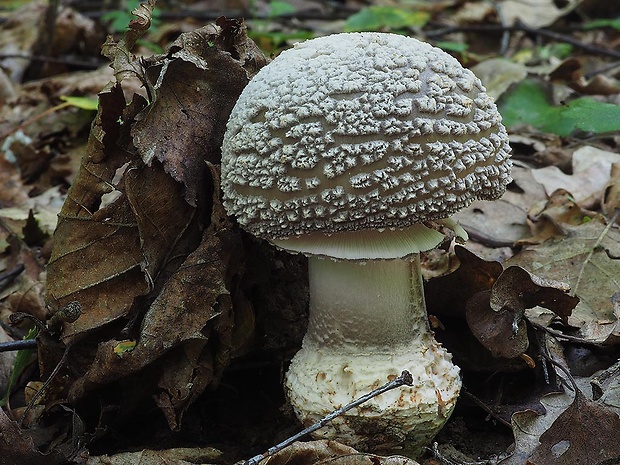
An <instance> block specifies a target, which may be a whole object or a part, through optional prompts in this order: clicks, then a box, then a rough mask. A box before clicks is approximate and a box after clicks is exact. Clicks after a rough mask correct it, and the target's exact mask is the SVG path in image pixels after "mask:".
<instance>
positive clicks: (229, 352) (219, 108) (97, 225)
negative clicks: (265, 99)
mask: <svg viewBox="0 0 620 465" xmlns="http://www.w3.org/2000/svg"><path fill="white" fill-rule="evenodd" d="M149 5H150V6H152V5H151V4H149ZM149 5H146V6H143V8H146V9H147V10H145V11H146V13H144V11H142V13H144V14H145V15H146V16H145V17H141V19H140V21H137V22H136V23H132V24H134V26H135V28H134V29H132V30H131V31H130V32H129V33H128V34H127V37H126V38H125V41H124V42H121V43H119V44H115V43H112V41H111V40H110V41H108V43H107V45H106V53H107V54H108V56H109V57H110V58H111V59H112V60H113V62H114V66H116V67H118V68H116V69H115V71H116V75H117V77H118V79H119V81H120V79H121V78H122V77H123V76H124V75H125V73H126V72H139V71H140V70H141V67H142V64H143V63H148V67H149V68H150V71H152V73H150V74H149V75H148V76H147V75H143V76H141V79H142V81H143V82H145V83H148V89H150V91H151V94H150V95H151V97H154V101H152V102H151V103H150V104H149V103H147V102H146V101H145V100H144V99H143V98H142V97H139V96H136V97H135V98H134V100H133V102H132V103H131V104H130V105H129V106H126V105H125V101H124V98H123V92H122V86H121V84H119V83H116V84H115V85H111V86H108V87H107V88H106V89H105V90H104V92H102V93H101V94H100V105H99V112H98V115H97V119H96V121H95V124H94V125H93V128H92V130H91V134H90V138H89V145H88V149H87V153H86V156H85V157H84V158H83V161H82V166H81V168H80V171H79V173H78V175H77V176H76V178H75V181H74V184H73V185H72V187H71V189H70V190H69V193H68V195H67V200H66V202H65V204H64V206H63V209H62V211H61V214H60V216H59V224H58V228H57V230H56V234H55V246H54V250H53V253H52V256H51V258H50V261H49V264H48V291H49V294H48V295H49V300H50V305H51V304H52V301H53V303H54V307H55V308H57V307H60V306H62V305H65V304H66V303H67V302H69V301H78V302H80V304H81V306H82V315H81V316H80V318H78V319H77V321H75V322H73V323H65V325H64V328H63V332H62V337H63V341H64V342H65V343H67V344H68V345H70V346H71V349H70V351H69V356H68V359H67V363H66V364H67V366H70V367H71V370H70V371H71V373H72V375H71V377H67V376H64V377H63V378H64V381H62V382H61V381H60V380H59V381H58V382H57V384H56V385H55V387H54V388H53V389H52V392H53V393H54V396H53V397H60V396H62V395H68V397H69V398H70V399H71V400H73V401H76V400H78V399H80V398H82V397H83V396H84V395H86V394H87V393H88V392H90V391H91V390H93V389H96V388H98V387H100V386H103V385H105V384H107V383H110V382H112V381H115V380H119V379H123V378H125V377H128V376H130V375H133V374H135V373H137V372H139V371H140V370H142V369H145V368H146V367H147V366H148V367H149V370H150V373H157V375H156V376H153V377H149V379H151V380H152V384H148V383H146V384H144V385H141V386H138V387H134V388H133V389H140V395H142V396H145V395H146V396H151V395H153V396H154V397H155V399H156V402H157V403H158V405H159V406H160V408H161V409H162V411H163V412H164V414H165V416H166V419H167V420H168V423H169V425H170V427H171V428H173V429H177V428H178V427H179V425H180V422H181V417H182V415H183V412H184V411H185V409H186V408H187V407H188V406H189V405H190V404H191V402H193V400H194V399H195V398H196V396H198V395H199V394H200V393H202V391H203V390H204V388H205V387H206V386H207V385H208V384H209V383H212V382H213V381H214V380H216V379H217V378H218V377H219V376H220V374H221V372H222V370H223V368H224V367H225V366H226V365H227V364H228V361H229V360H230V358H231V357H232V356H233V355H234V354H235V353H236V352H238V351H240V350H241V348H242V346H243V344H244V342H245V340H246V339H247V338H248V335H249V333H250V331H251V330H252V329H253V314H252V311H251V307H250V306H249V304H248V303H247V302H246V301H245V299H244V297H243V295H242V294H241V293H240V292H239V293H235V292H233V291H234V290H236V289H235V286H236V283H237V282H238V281H239V280H240V274H241V273H242V271H243V260H244V259H243V256H242V255H241V254H242V251H243V247H242V245H241V242H240V241H241V239H240V235H239V232H238V231H233V225H232V223H231V222H230V220H229V219H228V216H227V215H226V213H225V212H224V210H223V207H222V205H221V202H220V199H219V192H220V189H219V184H218V179H219V173H218V172H217V170H216V169H215V167H214V166H213V165H211V164H210V163H209V162H210V161H218V159H219V149H217V147H219V145H220V144H221V140H220V139H221V137H222V135H223V132H224V127H225V123H226V120H227V117H228V114H227V110H226V108H228V107H225V106H224V105H223V104H222V102H220V101H219V100H218V98H222V99H224V100H226V101H227V102H229V103H228V104H229V106H230V105H232V102H234V101H235V100H236V97H237V94H238V92H240V91H241V89H242V88H243V87H244V85H245V84H246V83H247V82H248V80H249V78H250V77H251V75H252V74H253V73H254V72H256V71H257V69H258V68H259V67H260V65H261V64H262V63H264V61H263V62H261V61H260V60H259V59H258V57H257V56H255V55H254V53H256V50H255V48H254V46H253V45H252V43H251V41H248V39H247V38H246V35H245V28H244V25H243V23H242V22H240V21H236V20H230V21H228V20H222V21H220V22H219V23H218V24H219V25H210V26H206V27H204V28H201V29H198V30H196V31H193V32H191V33H187V34H183V35H182V36H181V37H180V38H179V40H178V41H177V42H175V43H174V44H173V45H172V46H171V49H170V51H169V53H167V54H165V55H161V56H158V57H153V58H152V59H146V60H139V63H140V64H139V65H135V61H132V60H129V59H128V58H127V57H129V56H130V53H129V51H128V50H127V49H126V48H125V47H126V45H127V44H128V43H133V42H135V40H137V37H138V36H139V34H140V33H142V32H144V30H146V27H147V26H148V25H147V23H148V18H147V17H148V15H149V13H148V8H150V6H149ZM172 55H174V57H172ZM261 56H262V55H261ZM179 73H183V75H184V76H186V77H187V78H188V79H192V82H193V84H192V86H194V87H192V90H193V91H196V86H199V87H201V96H202V98H198V96H197V95H191V96H189V97H190V98H189V99H185V100H182V101H180V100H179V99H177V98H175V96H179V95H186V96H187V94H188V93H189V89H188V87H187V82H185V81H184V80H182V79H179V75H180V74H179ZM151 79H152V80H151ZM212 93H213V94H217V95H218V96H219V97H214V96H212V95H211V94H212ZM180 115H189V116H188V119H187V120H186V121H184V122H183V124H181V125H174V124H171V121H175V120H176V119H178V118H180V117H181V116H180ZM138 120H139V121H140V123H139V124H137V123H136V121H138ZM130 128H132V129H131V133H130ZM136 147H137V148H138V151H139V152H140V153H139V154H136V153H135V149H136ZM209 167H210V168H211V169H209ZM179 181H180V182H179ZM231 292H233V295H231ZM233 301H234V302H235V306H234V309H233ZM93 333H95V334H96V336H95V337H93V336H92V335H93ZM87 334H89V336H90V337H89V338H85V336H86V335H87ZM50 345H51V346H53V344H50ZM95 345H96V347H95ZM43 358H46V359H47V360H42V366H44V367H45V368H44V370H43V371H44V373H49V371H50V368H51V367H52V366H53V364H52V363H50V358H49V357H43ZM63 373H64V372H63ZM58 378H61V377H60V376H59V377H58Z"/></svg>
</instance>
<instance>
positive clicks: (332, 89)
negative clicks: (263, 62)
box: [222, 33, 511, 240]
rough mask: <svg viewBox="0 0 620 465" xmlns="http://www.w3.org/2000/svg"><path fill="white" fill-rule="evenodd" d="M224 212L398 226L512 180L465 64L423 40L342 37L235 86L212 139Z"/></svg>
mask: <svg viewBox="0 0 620 465" xmlns="http://www.w3.org/2000/svg"><path fill="white" fill-rule="evenodd" d="M222 152H223V153H222V188H223V191H224V198H225V206H226V208H227V210H228V212H229V213H230V214H232V215H234V216H236V217H237V219H238V221H239V223H240V224H241V225H242V226H243V227H244V228H245V229H247V230H248V231H249V232H251V233H252V234H254V235H256V236H258V237H261V238H264V239H267V240H274V239H286V238H289V237H292V236H298V235H303V234H305V233H307V232H309V231H318V232H321V233H325V234H332V233H339V232H342V231H360V230H373V229H374V230H376V229H379V228H407V227H409V226H411V225H413V224H416V223H420V222H423V221H427V220H435V219H441V218H446V217H448V216H449V215H451V214H453V213H454V212H456V211H458V210H460V209H461V208H463V207H465V206H467V205H469V204H470V203H471V202H472V201H473V200H476V199H489V200H491V199H496V198H499V197H500V196H501V195H502V194H503V192H504V190H505V186H506V184H507V183H508V182H510V180H511V178H510V160H509V152H510V148H509V145H508V138H507V135H506V131H505V129H504V127H503V126H502V124H501V117H500V114H499V113H498V111H497V109H496V107H495V104H494V103H493V101H492V100H491V98H490V97H488V96H487V95H486V93H485V91H484V88H483V87H482V84H481V83H480V80H479V79H478V78H476V77H475V76H474V74H473V73H472V72H471V71H469V70H467V69H464V68H463V67H462V66H461V65H460V64H459V63H458V61H457V60H456V59H454V58H453V57H451V56H450V55H448V54H447V53H445V52H443V51H442V50H440V49H437V48H435V47H432V46H431V45H429V44H426V43H423V42H420V41H418V40H416V39H413V38H408V37H404V36H400V35H395V34H385V33H344V34H334V35H331V36H327V37H321V38H318V39H313V40H309V41H306V42H303V43H300V44H297V45H296V46H295V47H294V48H292V49H290V50H287V51H284V52H282V53H281V54H280V56H278V57H277V58H276V59H274V60H273V61H272V62H271V63H270V64H269V65H267V66H266V67H264V68H263V69H262V70H261V71H260V72H259V73H258V74H257V75H256V76H255V77H254V79H253V80H252V81H251V82H250V83H249V84H248V86H247V87H246V88H245V89H244V91H243V92H242V94H241V96H240V98H239V100H238V102H237V104H236V105H235V107H234V109H233V111H232V114H231V116H230V119H229V122H228V126H227V132H226V135H225V137H224V143H223V148H222Z"/></svg>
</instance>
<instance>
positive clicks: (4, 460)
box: [0, 409, 66, 465]
mask: <svg viewBox="0 0 620 465" xmlns="http://www.w3.org/2000/svg"><path fill="white" fill-rule="evenodd" d="M0 451H1V455H0V463H1V464H2V465H24V464H27V463H28V464H30V463H32V464H34V463H45V464H49V465H56V464H61V463H66V460H65V458H64V457H62V455H61V454H59V453H56V452H51V453H49V454H43V453H41V452H39V451H38V450H37V448H36V447H35V445H34V442H33V440H32V439H31V438H29V437H28V436H27V435H26V434H24V432H23V431H22V429H21V428H20V427H19V426H18V424H17V422H15V421H12V420H11V419H10V418H9V417H8V416H7V414H6V413H5V411H4V409H0Z"/></svg>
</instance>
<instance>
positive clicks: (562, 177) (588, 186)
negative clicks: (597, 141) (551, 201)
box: [532, 146, 620, 207]
mask: <svg viewBox="0 0 620 465" xmlns="http://www.w3.org/2000/svg"><path fill="white" fill-rule="evenodd" d="M617 162H620V154H617V153H614V152H610V151H607V150H601V149H597V148H596V147H590V146H584V147H581V148H579V149H577V150H575V152H574V153H573V170H572V171H573V174H570V175H568V174H565V173H564V172H562V171H561V170H560V169H559V168H558V167H556V166H547V167H545V168H540V169H536V170H532V175H533V176H534V179H535V180H536V181H537V182H539V183H540V184H542V185H543V186H544V187H545V190H546V192H547V194H548V195H551V194H552V193H553V192H554V191H556V190H558V189H564V190H567V191H569V192H571V193H572V194H573V195H574V197H575V200H576V201H577V202H578V203H580V204H581V205H582V206H585V207H590V206H591V205H592V203H595V202H597V201H598V199H600V195H601V192H602V191H603V189H604V188H605V184H606V183H607V182H608V181H609V178H610V172H611V165H612V164H613V163H617Z"/></svg>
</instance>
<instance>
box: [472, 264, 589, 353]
mask: <svg viewBox="0 0 620 465" xmlns="http://www.w3.org/2000/svg"><path fill="white" fill-rule="evenodd" d="M567 290H568V289H566V288H562V286H561V285H560V284H559V283H552V282H541V280H539V279H538V278H536V277H533V276H531V275H530V274H529V273H528V272H527V271H525V270H524V269H523V268H520V267H517V266H511V267H508V268H507V269H506V270H505V271H504V272H503V273H502V274H501V275H500V276H499V277H498V278H497V281H496V282H495V284H494V285H493V287H492V288H491V290H490V291H482V292H479V293H477V294H475V295H474V296H473V297H472V298H471V299H470V300H469V301H468V302H467V314H466V316H467V323H468V325H469V327H470V329H471V330H472V332H473V334H474V335H475V336H476V338H477V339H478V340H479V341H480V343H482V345H483V346H484V347H486V348H487V349H488V350H489V351H490V352H491V353H492V354H493V355H494V356H495V357H504V358H515V357H518V356H519V355H521V354H522V353H524V352H525V351H526V350H527V348H528V346H529V340H528V335H527V326H526V323H525V318H524V317H525V309H526V308H533V307H535V306H540V307H544V308H548V309H550V310H552V311H553V312H554V313H555V314H556V315H558V316H559V317H560V318H561V319H562V320H563V321H567V319H568V317H569V315H570V313H571V311H572V309H573V308H574V307H575V305H577V303H578V301H579V299H577V298H575V297H571V296H569V295H567V294H566V291H567Z"/></svg>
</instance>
